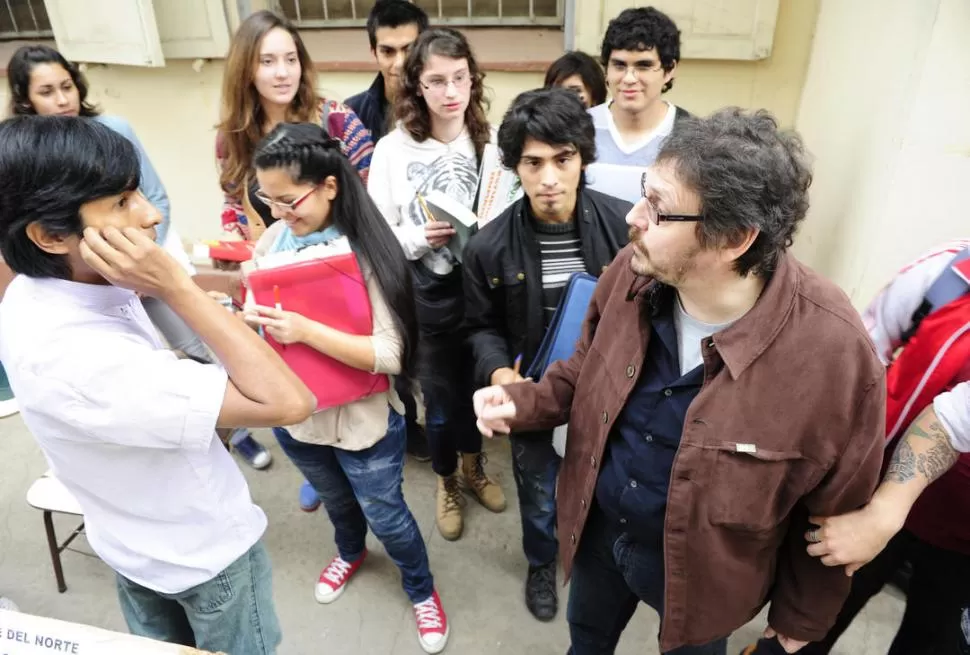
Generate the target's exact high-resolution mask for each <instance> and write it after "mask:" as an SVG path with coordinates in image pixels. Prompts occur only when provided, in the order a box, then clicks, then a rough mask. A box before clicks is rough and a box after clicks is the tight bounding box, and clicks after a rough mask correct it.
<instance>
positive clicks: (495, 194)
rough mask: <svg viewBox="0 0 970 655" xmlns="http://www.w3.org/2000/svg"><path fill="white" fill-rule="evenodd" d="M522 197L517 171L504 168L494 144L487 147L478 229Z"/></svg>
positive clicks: (482, 173)
mask: <svg viewBox="0 0 970 655" xmlns="http://www.w3.org/2000/svg"><path fill="white" fill-rule="evenodd" d="M521 197H522V182H521V181H520V180H519V176H518V175H516V174H515V171H510V170H509V169H507V168H505V167H504V166H502V155H501V152H500V151H499V149H498V146H496V145H495V144H494V143H489V144H487V145H486V146H485V151H484V152H483V153H482V168H481V170H480V171H479V182H478V227H479V228H482V227H485V225H486V224H487V223H488V222H489V221H491V220H492V219H493V218H495V217H496V216H498V215H499V214H501V213H502V212H503V211H505V210H506V209H507V208H508V206H509V205H511V204H512V203H513V202H515V201H516V200H518V199H519V198H521Z"/></svg>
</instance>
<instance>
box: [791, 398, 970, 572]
mask: <svg viewBox="0 0 970 655" xmlns="http://www.w3.org/2000/svg"><path fill="white" fill-rule="evenodd" d="M959 455H960V453H959V452H957V450H956V449H954V448H953V445H952V444H951V439H950V435H949V434H947V432H946V430H944V428H943V425H942V424H941V422H940V420H939V417H938V416H937V414H936V411H935V410H934V409H933V406H932V405H931V406H929V407H927V408H926V409H925V410H923V413H922V414H920V415H919V416H918V417H917V418H916V420H915V421H913V423H912V425H910V426H909V429H908V430H907V431H906V433H905V434H904V435H903V436H902V438H901V439H900V440H899V445H898V446H897V447H896V452H895V453H893V457H892V459H891V460H890V462H889V468H888V470H887V471H886V476H885V477H884V478H883V481H882V484H880V485H879V488H878V489H876V493H875V494H874V495H873V497H872V500H871V501H870V502H869V504H868V505H866V506H865V507H864V508H862V509H860V510H858V511H856V512H850V513H848V514H843V515H841V516H833V517H827V518H823V517H813V518H812V523H814V524H815V525H818V526H819V528H818V534H817V537H818V538H819V539H821V541H819V542H818V543H814V544H813V543H810V545H809V546H808V553H809V554H810V555H813V556H815V557H821V558H822V563H823V564H825V565H826V566H842V565H845V570H846V574H847V575H852V574H853V573H855V571H857V570H858V569H859V568H861V567H862V566H863V565H864V564H866V563H868V562H869V561H870V560H872V558H874V557H875V556H876V555H878V554H879V553H880V552H881V551H882V549H883V548H885V547H886V544H887V543H888V542H889V540H890V539H892V537H893V536H894V535H895V534H896V533H897V532H899V531H900V530H901V529H902V527H903V523H904V522H905V521H906V516H907V515H908V514H909V510H910V509H911V508H912V507H913V503H915V502H916V499H917V498H919V495H920V494H921V493H923V490H924V489H926V487H928V486H929V485H930V483H931V482H933V481H934V480H936V479H937V478H938V477H940V476H941V475H943V474H944V473H946V472H947V471H948V470H949V469H950V467H951V466H953V464H954V462H956V461H957V457H959ZM806 539H808V541H809V542H811V541H812V539H811V537H809V535H808V534H806Z"/></svg>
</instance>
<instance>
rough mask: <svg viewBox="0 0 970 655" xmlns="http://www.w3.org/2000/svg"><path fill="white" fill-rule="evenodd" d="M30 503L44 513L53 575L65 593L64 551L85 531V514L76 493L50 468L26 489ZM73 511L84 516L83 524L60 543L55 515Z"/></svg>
mask: <svg viewBox="0 0 970 655" xmlns="http://www.w3.org/2000/svg"><path fill="white" fill-rule="evenodd" d="M27 504H28V505H30V506H31V507H34V508H36V509H39V510H41V511H42V512H43V513H44V530H45V531H46V532H47V546H48V548H50V552H51V563H52V564H53V565H54V578H55V579H56V580H57V591H59V592H60V593H64V592H65V591H67V584H65V582H64V570H63V569H62V568H61V553H62V552H64V550H65V549H66V548H67V547H68V546H70V545H71V542H72V541H74V539H75V538H77V536H78V535H79V534H81V533H82V532H84V514H83V512H82V511H81V506H80V505H78V503H77V500H76V499H75V498H74V496H73V494H71V492H70V491H68V490H67V487H65V486H64V485H63V484H61V482H60V480H58V479H57V478H55V477H54V475H53V474H52V473H51V472H50V471H47V472H46V473H44V475H42V476H41V477H39V478H37V480H35V481H34V483H33V484H32V485H30V489H28V490H27ZM54 512H57V513H59V514H71V515H74V516H80V517H81V523H80V524H79V525H78V526H77V527H76V528H75V529H74V532H72V533H71V534H70V535H69V536H68V538H67V539H66V540H65V541H64V543H58V541H57V535H56V534H55V533H54V519H53V514H54Z"/></svg>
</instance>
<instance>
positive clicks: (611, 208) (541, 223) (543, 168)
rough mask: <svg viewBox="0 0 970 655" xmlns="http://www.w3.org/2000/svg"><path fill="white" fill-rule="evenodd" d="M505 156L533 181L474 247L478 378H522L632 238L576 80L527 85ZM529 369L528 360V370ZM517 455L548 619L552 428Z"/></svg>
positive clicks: (552, 565)
mask: <svg viewBox="0 0 970 655" xmlns="http://www.w3.org/2000/svg"><path fill="white" fill-rule="evenodd" d="M498 143H499V147H500V149H501V151H502V164H503V165H504V166H506V167H507V168H509V169H511V170H514V171H515V172H516V173H517V174H518V175H519V178H520V179H521V180H522V189H523V192H524V197H523V198H522V199H520V200H517V201H516V202H515V203H513V204H512V206H510V207H509V208H508V209H506V210H505V211H504V212H503V213H502V214H501V215H499V216H498V217H497V218H496V219H495V220H493V221H491V222H490V223H488V224H487V225H486V226H485V227H484V228H482V231H481V232H479V233H477V234H476V235H475V236H474V238H472V239H471V241H470V242H469V244H468V246H467V248H466V249H465V255H464V259H465V271H464V287H465V324H466V328H467V329H468V331H469V341H470V343H471V346H472V350H473V353H474V358H475V380H476V383H477V384H478V386H487V385H490V384H507V383H510V382H514V381H516V380H521V379H522V378H521V376H520V375H519V374H518V373H517V372H516V371H515V370H513V363H514V362H513V360H514V359H515V358H516V357H517V356H518V355H519V354H521V355H522V362H521V364H522V365H523V366H528V365H529V363H530V362H531V361H532V359H533V358H534V357H535V355H536V351H537V350H538V348H539V344H540V343H541V341H542V337H543V335H544V334H545V331H546V328H547V327H548V325H549V321H550V319H551V318H552V316H553V314H554V313H555V311H556V306H557V305H558V303H559V299H560V296H561V295H562V293H563V289H564V288H565V286H566V283H567V282H568V281H569V277H570V275H571V274H572V273H577V272H586V273H590V274H592V275H597V276H598V275H599V274H600V273H601V272H602V271H603V270H604V269H605V268H606V266H607V265H608V264H609V263H610V262H611V261H613V257H615V256H616V253H617V252H618V251H619V250H620V248H622V247H623V246H624V245H626V242H627V225H626V222H625V217H626V214H627V212H628V211H629V210H630V208H631V205H630V203H628V202H625V201H623V200H619V199H617V198H613V197H611V196H607V195H604V194H602V193H598V192H596V191H592V190H589V189H587V188H586V187H585V179H584V170H585V168H586V166H587V165H588V164H590V163H591V162H592V161H593V160H594V159H595V158H596V146H595V143H594V140H593V121H592V119H591V118H590V116H589V114H587V113H586V111H585V108H584V107H583V104H582V102H581V101H580V99H579V98H578V96H577V95H576V94H575V93H573V92H572V91H569V90H567V89H558V88H557V89H544V90H540V91H528V92H526V93H523V94H521V95H520V96H519V97H518V98H516V99H515V101H514V102H513V103H512V107H511V108H510V109H509V110H508V112H507V113H506V114H505V119H504V120H503V121H502V126H501V128H499V132H498ZM522 370H525V369H522ZM512 462H513V466H514V470H515V485H516V487H517V488H518V492H519V494H518V495H519V511H520V513H521V515H522V547H523V550H525V556H526V559H527V560H528V561H529V573H528V576H527V578H526V584H525V602H526V606H527V607H528V608H529V611H530V612H532V614H533V615H534V616H535V617H536V618H537V619H539V620H541V621H549V620H552V618H553V617H554V616H555V615H556V610H557V608H558V598H557V595H556V551H557V549H558V542H557V540H556V475H557V474H558V472H559V456H558V455H557V454H556V452H555V451H554V450H553V446H552V433H551V432H550V431H548V430H546V431H542V432H538V433H524V434H521V435H519V434H517V435H514V436H513V437H512Z"/></svg>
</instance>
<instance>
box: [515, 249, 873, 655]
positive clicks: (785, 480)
mask: <svg viewBox="0 0 970 655" xmlns="http://www.w3.org/2000/svg"><path fill="white" fill-rule="evenodd" d="M651 284H655V282H653V281H652V280H650V279H648V278H643V277H639V276H636V275H635V274H634V273H633V271H632V270H631V269H630V247H629V246H628V247H626V248H624V249H623V250H622V251H621V252H620V254H619V255H617V258H616V260H615V261H614V262H613V263H612V264H611V265H610V266H609V268H608V269H607V271H606V272H605V273H604V274H603V276H602V277H601V278H600V281H599V284H598V285H597V289H596V293H595V295H594V296H593V300H592V302H591V303H590V307H589V310H588V313H587V316H586V322H585V324H584V326H583V336H582V338H581V340H580V342H579V345H578V347H577V351H576V353H575V354H574V355H573V357H571V358H570V359H569V360H567V361H564V362H558V363H556V364H554V365H553V366H552V367H550V369H549V370H548V371H547V373H546V375H545V376H544V377H543V379H542V380H541V381H540V382H538V383H531V382H525V383H520V384H516V385H511V386H509V387H506V389H507V390H508V392H509V393H510V394H511V396H512V398H513V400H514V402H515V406H516V408H517V417H518V418H517V420H516V421H515V422H514V423H513V425H512V428H513V430H515V431H518V430H522V431H531V430H543V429H548V428H552V427H554V426H556V425H560V424H562V423H565V422H567V421H568V422H569V435H568V440H567V448H566V456H565V459H564V461H563V465H562V469H561V472H560V475H559V487H558V511H559V541H560V556H561V560H562V564H563V568H564V569H565V572H566V577H567V579H568V576H569V574H570V573H571V569H572V561H573V557H574V556H575V554H576V548H577V545H578V542H579V540H580V537H581V535H582V534H583V526H584V524H585V522H586V518H587V515H588V512H589V508H590V503H591V502H592V501H593V495H594V493H595V488H596V479H597V477H598V475H599V467H600V464H601V461H602V459H603V452H604V449H605V448H606V445H607V440H608V436H609V434H610V429H611V427H612V426H613V421H614V420H615V419H616V417H617V416H619V415H620V411H621V410H622V408H623V406H624V404H625V403H626V399H627V397H628V396H629V394H630V392H631V391H632V390H633V387H634V385H635V383H636V381H637V377H638V375H639V371H640V368H641V366H642V364H643V358H644V355H645V353H646V351H647V341H648V339H649V338H650V322H649V315H650V313H649V311H648V308H647V306H646V305H647V304H648V303H649V300H648V297H649V290H648V287H649V286H650V285H651ZM703 353H704V369H705V372H704V384H703V386H702V388H701V391H700V393H699V394H698V395H697V397H696V398H695V399H694V401H693V403H691V405H690V408H689V409H688V411H687V416H686V419H685V421H684V425H685V428H684V432H683V435H682V439H681V444H680V448H679V449H678V452H677V455H676V459H675V460H674V466H673V470H672V472H671V478H670V488H669V492H668V495H667V514H666V523H665V527H664V556H665V569H666V572H665V574H666V585H665V593H664V607H665V608H666V610H665V612H664V618H663V623H662V627H661V640H660V646H661V650H663V651H666V650H671V649H673V648H675V647H678V646H681V645H684V644H704V643H707V642H710V641H713V640H715V639H718V638H720V637H723V636H726V635H728V634H730V633H731V632H732V631H734V630H735V629H736V628H738V627H740V626H741V625H743V624H745V623H746V622H747V621H749V620H750V619H751V618H753V617H754V616H755V615H756V614H757V613H758V612H759V611H760V609H761V608H762V607H763V606H764V605H765V603H767V602H771V605H772V606H771V610H770V614H769V619H768V620H769V623H770V624H771V626H772V627H773V628H775V629H776V630H777V631H778V632H780V633H781V634H783V635H786V636H788V637H792V638H795V639H801V640H809V641H813V640H818V639H820V638H822V637H823V636H824V635H825V634H826V632H828V629H829V627H830V626H831V625H832V624H833V623H834V621H835V617H836V615H837V613H838V611H839V610H840V609H841V607H842V603H843V602H844V600H845V598H846V595H847V594H848V590H849V581H850V579H849V578H848V577H846V575H845V573H844V571H843V570H842V568H841V567H837V568H828V567H825V566H823V565H822V564H821V563H820V562H819V561H818V560H817V559H815V558H812V557H810V556H809V555H808V554H807V553H806V551H805V547H806V542H805V538H804V533H805V531H806V530H808V529H809V528H810V526H809V523H808V517H809V516H818V515H821V516H828V515H833V514H841V513H844V512H848V511H851V510H854V509H857V508H859V507H860V506H862V505H864V504H865V503H866V502H867V501H868V500H869V498H870V497H871V495H872V492H873V489H874V488H875V486H876V483H877V481H878V476H879V468H880V463H881V462H882V456H883V439H884V436H885V428H884V423H885V404H886V403H885V394H886V390H885V373H884V369H883V366H882V365H881V364H880V363H879V360H878V358H877V357H876V353H875V350H874V348H873V346H872V344H871V343H870V341H869V337H868V335H867V333H866V331H865V328H864V327H863V325H862V321H861V319H860V318H859V316H858V314H857V312H856V311H855V309H853V307H852V305H851V304H850V303H849V300H848V298H846V297H845V295H844V294H843V293H842V292H841V291H840V290H839V289H838V288H837V287H836V286H835V285H834V284H832V283H831V282H829V281H828V280H826V279H824V278H822V277H821V276H820V275H818V274H817V273H815V272H813V271H812V270H810V269H808V268H807V267H805V266H803V265H802V264H800V263H799V262H797V261H796V260H795V259H794V257H792V256H790V255H787V254H786V255H784V256H782V257H781V259H780V260H779V262H778V266H777V270H776V272H775V273H774V275H773V276H772V278H771V280H770V281H769V282H768V284H767V285H766V286H765V289H764V291H763V292H762V295H761V297H760V298H759V299H758V302H757V303H756V304H755V306H754V307H753V308H752V309H751V311H749V312H748V313H747V314H746V315H745V316H744V317H742V318H741V319H739V320H738V321H737V322H736V323H734V324H733V325H732V326H731V327H729V328H727V329H725V330H723V331H721V332H718V333H717V334H715V335H714V336H713V337H711V338H708V339H705V340H704V342H703Z"/></svg>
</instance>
